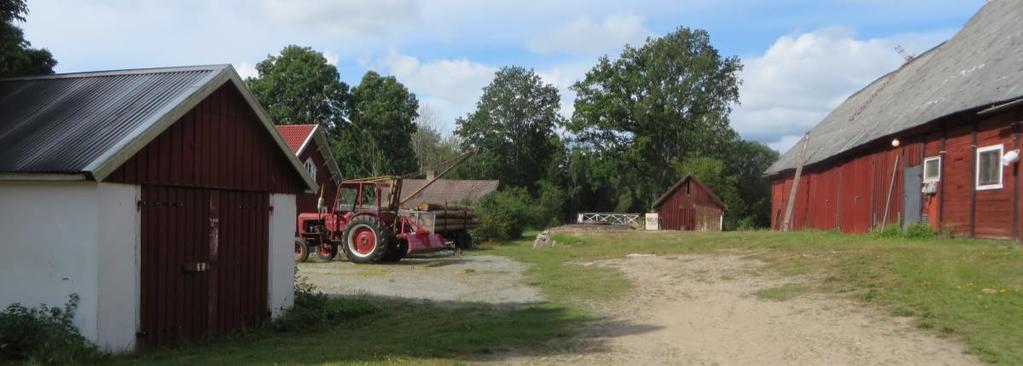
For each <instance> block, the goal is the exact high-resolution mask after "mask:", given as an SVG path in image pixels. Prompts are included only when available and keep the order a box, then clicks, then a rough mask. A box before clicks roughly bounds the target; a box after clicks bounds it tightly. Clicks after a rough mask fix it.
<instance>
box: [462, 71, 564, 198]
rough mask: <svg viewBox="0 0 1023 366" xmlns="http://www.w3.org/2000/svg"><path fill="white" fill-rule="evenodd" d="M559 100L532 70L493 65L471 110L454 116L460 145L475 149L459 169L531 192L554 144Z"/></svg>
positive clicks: (554, 149) (554, 90) (552, 153)
mask: <svg viewBox="0 0 1023 366" xmlns="http://www.w3.org/2000/svg"><path fill="white" fill-rule="evenodd" d="M560 105H561V98H560V97H559V96H558V89H557V88H555V87H554V86H553V85H550V84H547V83H544V82H543V81H542V80H541V79H540V76H539V75H537V74H536V73H535V72H534V71H533V70H530V69H526V68H522V67H504V68H502V69H500V70H499V71H497V73H496V75H495V76H494V80H493V81H492V82H491V83H490V85H488V86H486V87H485V88H483V96H481V97H480V100H479V102H478V103H477V104H476V110H475V111H474V112H472V113H469V114H468V115H466V116H465V117H463V118H459V119H458V121H457V122H456V124H457V129H456V131H455V133H456V134H457V135H458V136H459V138H460V139H461V141H462V148H463V149H464V150H468V149H472V148H478V149H479V154H478V155H477V156H475V157H473V158H472V159H470V160H469V161H468V162H467V163H466V165H465V167H463V168H462V169H461V170H460V172H461V174H460V175H461V176H464V177H467V178H479V179H498V180H500V181H501V184H503V185H505V186H508V187H524V188H527V189H528V190H529V191H531V192H532V193H535V192H536V191H537V189H538V185H539V182H540V180H541V179H543V178H544V177H545V175H546V174H547V171H548V167H549V166H550V164H551V162H552V160H553V158H554V156H555V153H556V152H557V150H558V148H559V146H560V144H559V143H558V136H557V134H556V133H555V128H556V127H557V126H559V125H560V124H562V118H561V116H560V115H559V114H558V109H559V108H560Z"/></svg>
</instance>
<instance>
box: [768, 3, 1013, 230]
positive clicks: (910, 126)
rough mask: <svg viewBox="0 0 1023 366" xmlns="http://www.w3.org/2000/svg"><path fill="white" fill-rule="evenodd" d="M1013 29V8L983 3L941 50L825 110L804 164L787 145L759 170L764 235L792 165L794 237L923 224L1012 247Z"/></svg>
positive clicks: (788, 184) (780, 214) (778, 215)
mask: <svg viewBox="0 0 1023 366" xmlns="http://www.w3.org/2000/svg"><path fill="white" fill-rule="evenodd" d="M1021 18H1023V6H1020V4H1019V2H1018V1H1014V0H992V1H988V2H987V3H985V4H984V6H983V7H982V8H981V9H980V11H979V12H978V13H977V14H976V15H974V16H973V18H971V19H970V20H969V22H967V24H966V25H965V26H964V27H963V28H962V29H961V30H960V31H959V32H958V33H957V34H955V35H954V36H953V37H952V38H951V39H949V40H948V41H946V42H944V43H942V44H940V45H938V46H936V47H934V48H933V49H931V50H929V51H927V52H925V53H923V54H921V55H918V56H916V57H914V58H912V59H911V60H909V61H908V62H906V63H905V64H904V65H902V66H901V67H900V68H898V69H897V70H895V71H892V72H891V73H889V74H887V75H884V76H882V77H881V78H879V79H877V80H875V81H874V82H872V83H870V84H869V85H867V86H866V87H864V88H863V89H862V90H860V91H859V92H857V93H855V94H853V95H851V96H850V97H849V98H848V99H846V100H845V101H844V102H843V103H842V104H841V105H839V106H838V107H837V108H835V109H834V110H833V111H832V112H831V113H830V114H829V115H828V116H827V117H825V118H824V119H823V120H822V121H821V122H820V123H819V124H818V125H817V126H816V127H814V128H813V129H812V130H811V131H810V132H809V135H808V136H809V139H808V142H807V143H806V151H805V153H802V154H801V153H800V150H801V145H802V144H797V146H795V147H793V148H792V149H790V150H789V151H788V152H786V153H785V154H783V155H782V157H781V159H780V160H779V161H778V162H777V163H775V164H774V165H773V166H771V167H770V168H769V169H768V170H767V171H766V175H768V176H770V177H771V179H772V181H773V189H772V195H771V196H772V201H771V202H772V203H771V206H772V208H771V210H772V211H771V216H772V224H773V225H774V227H775V228H781V227H782V226H783V221H784V217H785V212H784V211H785V210H786V208H787V206H788V200H789V195H790V192H791V188H792V186H793V184H794V182H795V174H794V172H795V170H796V169H797V167H798V165H799V160H800V156H802V157H803V159H804V160H805V166H804V168H803V171H802V175H801V176H800V179H799V183H798V186H797V189H796V196H795V201H794V202H793V203H794V210H793V215H792V221H791V225H792V227H793V228H795V229H820V230H832V229H840V230H841V231H842V232H847V233H862V232H867V231H870V230H872V229H875V228H879V227H881V226H884V225H891V224H895V225H899V224H901V225H903V226H908V225H911V224H914V223H926V224H927V225H930V226H931V227H932V228H933V229H936V230H948V231H950V232H953V233H956V234H958V235H961V236H967V237H983V238H1017V239H1018V238H1020V226H1021V224H1023V216H1021V214H1020V209H1021V206H1023V200H1021V198H1020V191H1021V188H1023V187H1021V185H1023V180H1021V179H1018V178H1019V169H1020V167H1019V162H1018V150H1019V149H1020V135H1021V133H1020V132H1021V128H1020V122H1021V121H1023V88H1021V87H1020V85H1023V70H1021V69H1020V67H1019V60H1021V59H1023V36H1021V35H1023V23H1021V22H1020V21H1019V19H1021ZM836 77H837V76H836ZM1013 155H1015V156H1017V158H1013Z"/></svg>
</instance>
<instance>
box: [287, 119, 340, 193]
mask: <svg viewBox="0 0 1023 366" xmlns="http://www.w3.org/2000/svg"><path fill="white" fill-rule="evenodd" d="M277 132H280V133H281V137H283V138H284V142H286V143H287V144H288V147H289V148H291V151H292V152H294V153H295V156H296V157H298V161H300V162H302V166H303V167H304V168H305V170H306V172H307V173H309V176H310V177H312V178H313V180H315V181H316V184H317V185H318V186H319V187H318V190H317V191H316V192H315V193H303V194H299V195H298V212H299V213H302V212H316V208H317V207H316V202H317V201H318V200H319V199H320V196H321V195H322V196H323V202H324V204H326V205H330V204H332V202H334V200H335V199H336V198H337V184H338V183H340V182H341V169H340V168H338V165H337V160H335V159H334V154H333V153H331V151H330V144H329V143H328V142H327V136H326V134H325V133H324V132H323V128H322V127H320V125H317V124H301V125H278V126H277Z"/></svg>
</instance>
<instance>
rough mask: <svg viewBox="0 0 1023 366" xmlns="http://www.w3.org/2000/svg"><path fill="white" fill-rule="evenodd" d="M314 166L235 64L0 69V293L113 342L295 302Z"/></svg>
mask: <svg viewBox="0 0 1023 366" xmlns="http://www.w3.org/2000/svg"><path fill="white" fill-rule="evenodd" d="M315 187H316V184H315V182H313V180H312V178H311V177H309V175H308V174H307V173H306V171H305V169H304V167H303V166H302V163H300V162H299V161H298V159H297V158H295V155H294V154H292V152H291V150H290V149H289V148H288V146H287V145H286V144H285V142H284V140H283V139H282V138H281V136H280V135H279V134H278V133H277V130H276V129H274V127H273V125H271V123H270V121H269V119H268V118H267V116H266V113H265V112H264V111H263V109H262V108H261V107H260V106H259V104H258V103H257V102H256V100H255V98H253V96H252V95H251V94H250V92H249V90H248V89H247V87H246V86H245V83H244V82H243V81H242V79H241V78H240V77H239V76H238V74H237V73H236V72H235V70H234V69H233V68H232V67H231V66H230V65H214V66H192V67H174V68H160V69H140V70H122V71H106V72H87V73H74V74H58V75H47V76H38V77H23V78H12V79H0V233H2V234H3V235H0V306H6V305H7V304H11V303H16V302H17V303H22V304H25V305H28V306H35V305H38V304H47V305H50V306H60V305H62V304H64V303H65V302H66V301H67V300H68V297H69V295H71V294H77V295H78V296H79V298H80V304H79V307H78V310H77V314H76V315H75V319H74V324H75V325H76V326H77V327H78V329H79V330H80V331H81V333H82V335H83V336H85V337H86V338H87V339H89V340H91V341H93V342H95V343H97V344H98V345H99V346H101V347H103V348H105V349H107V350H111V351H128V350H132V349H134V348H136V346H137V345H138V344H144V345H147V346H155V345H161V344H166V343H171V342H174V341H177V340H179V339H181V338H192V337H204V336H208V335H215V334H222V333H225V332H229V331H231V330H233V329H237V328H241V327H246V326H252V325H256V324H259V323H261V322H263V321H265V320H266V319H268V318H270V317H272V316H276V315H277V314H280V311H281V310H282V309H283V308H286V307H288V306H290V304H291V302H292V300H293V299H292V297H293V288H294V273H293V263H292V255H291V252H292V248H293V246H292V241H293V240H294V221H295V196H296V195H297V194H301V193H303V192H307V191H313V190H314V189H315Z"/></svg>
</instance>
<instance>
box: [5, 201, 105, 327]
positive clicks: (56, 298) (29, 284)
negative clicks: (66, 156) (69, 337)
mask: <svg viewBox="0 0 1023 366" xmlns="http://www.w3.org/2000/svg"><path fill="white" fill-rule="evenodd" d="M98 198H99V197H98V195H97V184H96V183H94V182H0V233H2V234H0V306H3V307H6V306H7V305H9V304H13V303H21V304H22V305H25V306H28V307H35V306H39V305H40V304H46V305H48V306H60V307H62V306H63V304H64V303H66V302H67V301H68V297H69V296H70V295H71V294H78V296H79V298H80V299H81V302H80V303H79V305H78V310H77V314H76V315H75V325H76V326H77V327H78V329H79V330H80V331H81V333H82V335H83V336H85V337H86V338H88V339H90V340H92V341H97V340H98V339H97V338H98V327H97V324H98V323H97V314H98V312H97V307H98V302H99V294H98V289H99V287H98V284H97V280H98V278H97V271H98V268H99V261H98V259H99V258H98V257H97V250H96V241H97V237H98V232H97V228H98V225H97V222H98V215H97V212H98V211H97V209H96V208H97V204H98Z"/></svg>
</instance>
